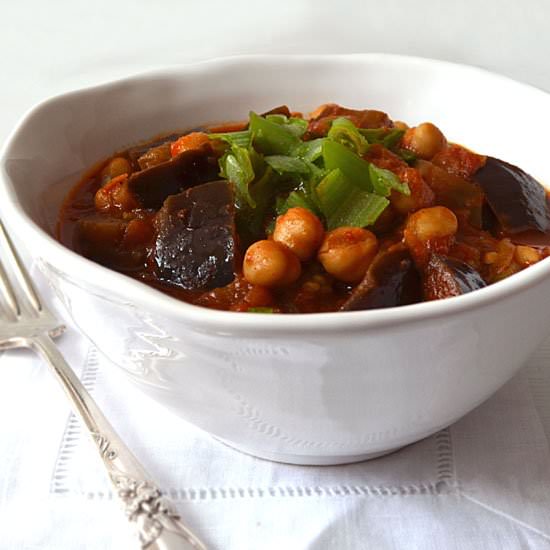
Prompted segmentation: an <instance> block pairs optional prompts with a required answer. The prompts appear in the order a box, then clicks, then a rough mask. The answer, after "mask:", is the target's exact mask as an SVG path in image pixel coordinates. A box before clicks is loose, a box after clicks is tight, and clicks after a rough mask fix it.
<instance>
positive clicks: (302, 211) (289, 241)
mask: <svg viewBox="0 0 550 550" xmlns="http://www.w3.org/2000/svg"><path fill="white" fill-rule="evenodd" d="M324 234H325V230H324V229H323V224H322V223H321V221H320V220H319V218H318V217H317V216H316V215H315V214H313V213H312V212H310V211H309V210H308V209H307V208H300V207H296V208H290V209H289V210H288V211H287V212H286V213H285V214H282V215H281V216H279V217H278V218H277V221H276V222H275V230H274V231H273V240H274V241H276V242H279V243H281V244H284V245H285V246H287V247H288V248H290V250H292V252H294V254H296V256H298V258H300V260H302V261H303V262H304V261H306V260H310V259H311V258H313V256H315V254H316V252H317V250H318V249H319V247H320V246H321V243H322V242H323V237H324Z"/></svg>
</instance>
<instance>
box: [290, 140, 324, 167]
mask: <svg viewBox="0 0 550 550" xmlns="http://www.w3.org/2000/svg"><path fill="white" fill-rule="evenodd" d="M325 141H326V138H317V139H312V140H311V141H302V142H300V143H299V144H298V146H297V147H296V148H295V149H294V151H292V154H293V155H294V156H295V157H300V158H301V159H303V160H305V161H308V162H315V161H316V160H317V159H318V158H321V155H322V154H323V143H324V142H325Z"/></svg>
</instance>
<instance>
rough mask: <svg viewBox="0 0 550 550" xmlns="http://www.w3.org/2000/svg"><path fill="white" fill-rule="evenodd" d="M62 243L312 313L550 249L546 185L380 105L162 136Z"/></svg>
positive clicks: (194, 296) (427, 287) (462, 282)
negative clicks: (409, 123) (394, 117)
mask: <svg viewBox="0 0 550 550" xmlns="http://www.w3.org/2000/svg"><path fill="white" fill-rule="evenodd" d="M59 239H60V240H61V242H63V243H64V244H65V245H67V246H68V247H70V248H72V249H73V250H75V251H77V252H78V253H80V254H82V255H84V256H86V257H87V258H90V259H92V260H94V261H96V262H99V263H100V264H102V265H105V266H107V267H110V268H112V269H115V270H117V271H119V272H121V273H124V274H126V275H129V276H130V277H133V278H135V279H138V280H140V281H143V282H144V283H146V284H148V285H151V286H153V287H155V288H157V289H160V290H162V291H164V292H166V293H168V294H170V295H172V296H174V297H176V298H179V299H181V300H185V301H186V302H190V303H193V304H196V305H200V306H205V307H209V308H216V309H223V310H231V311H243V312H260V313H311V312H325V311H339V310H362V309H372V308H382V307H392V306H399V305H405V304H411V303H415V302H421V301H426V300H439V299H443V298H447V297H450V296H458V295H461V294H464V293H467V292H470V291H473V290H476V289H479V288H482V287H484V286H486V285H488V284H492V283H495V282H497V281H499V280H501V279H503V278H505V277H508V276H510V275H513V274H514V273H516V272H518V271H520V270H522V269H524V268H526V267H528V266H529V265H531V264H534V263H536V262H538V261H539V260H541V259H543V258H545V257H546V256H548V255H549V254H550V208H549V199H548V195H547V193H546V191H545V189H544V188H543V187H542V185H541V184H540V183H538V182H537V181H536V180H535V179H533V177H531V176H530V175H529V174H527V173H525V172H524V171H523V170H521V169H520V168H518V167H516V166H513V165H511V164H508V163H507V162H504V161H502V160H499V159H497V158H493V157H488V156H484V155H480V154H477V153H474V152H472V151H470V150H469V149H466V148H465V147H463V146H461V145H457V144H454V143H450V142H448V141H447V139H446V138H445V136H444V134H443V133H442V132H441V130H439V128H437V127H436V126H435V125H434V124H432V123H429V122H425V123H422V124H419V125H418V126H416V127H408V126H407V125H406V124H405V123H403V122H400V121H393V120H391V119H390V118H389V116H388V115H387V114H385V113H383V112H381V111H376V110H371V109H367V110H354V109H347V108H344V107H341V106H339V105H335V104H327V105H322V106H320V107H319V108H318V109H316V110H315V111H314V112H313V113H311V114H310V115H309V116H307V117H304V116H302V115H301V114H300V113H293V112H290V110H289V109H288V108H287V107H285V106H283V107H278V108H276V109H273V110H271V111H269V112H267V113H264V114H262V115H258V114H256V113H253V112H251V113H250V116H249V119H248V120H247V121H245V122H242V123H235V124H225V125H222V126H218V127H213V126H211V127H204V128H199V129H195V130H194V131H190V132H185V133H182V134H172V135H167V136H163V137H161V138H157V139H155V140H154V141H150V142H148V143H146V144H144V145H139V146H136V147H132V148H130V149H127V150H125V151H123V152H120V153H118V154H116V155H115V156H113V157H111V158H109V159H108V160H106V161H105V162H103V163H102V164H101V165H99V166H98V167H97V168H96V169H94V170H93V171H91V172H90V173H89V174H88V175H87V176H86V177H85V178H84V179H82V181H80V182H79V183H78V184H77V185H76V186H75V187H74V188H73V189H72V190H71V192H70V193H69V195H68V196H67V198H66V201H65V203H64V204H63V207H62V209H61V213H60V218H59Z"/></svg>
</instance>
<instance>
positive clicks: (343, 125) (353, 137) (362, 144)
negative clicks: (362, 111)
mask: <svg viewBox="0 0 550 550" xmlns="http://www.w3.org/2000/svg"><path fill="white" fill-rule="evenodd" d="M327 137H328V138H329V139H331V140H332V141H336V142H337V143H340V144H342V145H344V146H346V147H347V148H348V149H351V150H352V151H353V152H355V153H357V154H358V155H361V156H362V155H364V154H365V153H366V152H367V149H368V148H369V142H368V141H367V140H366V139H365V138H364V137H363V136H362V135H361V133H360V132H359V130H358V128H357V127H356V126H355V124H353V122H351V120H348V119H347V118H344V117H341V118H337V119H336V120H334V121H333V122H332V125H331V127H330V130H329V131H328V134H327Z"/></svg>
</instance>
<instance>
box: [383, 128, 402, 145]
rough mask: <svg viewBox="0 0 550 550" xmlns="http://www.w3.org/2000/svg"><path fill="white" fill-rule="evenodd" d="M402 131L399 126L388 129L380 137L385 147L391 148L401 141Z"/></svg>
mask: <svg viewBox="0 0 550 550" xmlns="http://www.w3.org/2000/svg"><path fill="white" fill-rule="evenodd" d="M404 133H405V131H404V130H400V129H399V128H394V129H393V130H390V131H389V132H388V134H387V135H386V136H384V138H383V139H382V145H383V146H384V147H386V149H393V148H394V147H395V146H396V145H397V144H398V143H399V142H400V141H401V138H402V137H403V134H404Z"/></svg>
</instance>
